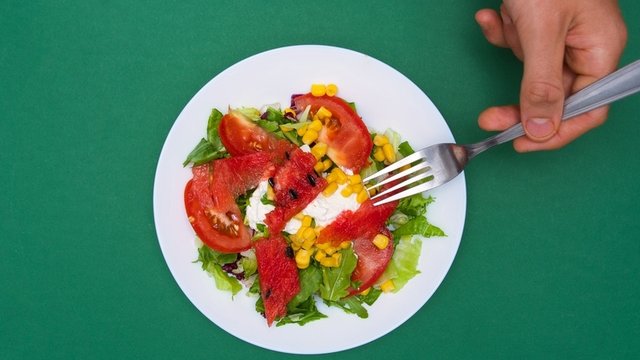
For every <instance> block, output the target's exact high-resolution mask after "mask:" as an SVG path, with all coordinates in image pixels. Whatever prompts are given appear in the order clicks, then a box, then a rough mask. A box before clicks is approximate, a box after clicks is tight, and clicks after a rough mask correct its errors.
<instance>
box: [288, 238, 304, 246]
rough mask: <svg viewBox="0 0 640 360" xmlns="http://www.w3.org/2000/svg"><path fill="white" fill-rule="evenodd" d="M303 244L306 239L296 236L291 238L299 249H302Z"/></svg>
mask: <svg viewBox="0 0 640 360" xmlns="http://www.w3.org/2000/svg"><path fill="white" fill-rule="evenodd" d="M303 242H304V239H303V238H302V237H301V236H296V235H292V236H291V243H292V244H296V245H298V247H300V245H302V243H303Z"/></svg>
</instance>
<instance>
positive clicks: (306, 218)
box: [302, 215, 313, 227]
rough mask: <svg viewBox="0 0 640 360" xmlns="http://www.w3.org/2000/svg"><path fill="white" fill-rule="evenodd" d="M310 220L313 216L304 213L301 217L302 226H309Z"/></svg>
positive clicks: (311, 220)
mask: <svg viewBox="0 0 640 360" xmlns="http://www.w3.org/2000/svg"><path fill="white" fill-rule="evenodd" d="M312 222H313V218H312V217H311V216H309V215H305V216H303V217H302V226H306V227H309V226H311V223H312Z"/></svg>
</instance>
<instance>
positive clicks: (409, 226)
mask: <svg viewBox="0 0 640 360" xmlns="http://www.w3.org/2000/svg"><path fill="white" fill-rule="evenodd" d="M408 235H421V236H424V237H427V238H428V237H433V236H447V235H446V234H445V233H444V231H442V229H440V228H439V227H437V226H435V225H432V224H430V223H429V222H428V221H427V219H426V218H425V217H424V216H418V217H415V218H413V219H411V220H409V221H407V222H406V223H405V224H404V225H401V226H400V227H398V228H397V229H395V230H393V237H394V238H401V237H403V236H408Z"/></svg>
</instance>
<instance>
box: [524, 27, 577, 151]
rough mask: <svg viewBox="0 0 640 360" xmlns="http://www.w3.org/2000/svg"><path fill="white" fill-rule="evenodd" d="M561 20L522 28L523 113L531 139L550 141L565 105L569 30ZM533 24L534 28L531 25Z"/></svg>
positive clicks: (558, 124)
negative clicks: (564, 81)
mask: <svg viewBox="0 0 640 360" xmlns="http://www.w3.org/2000/svg"><path fill="white" fill-rule="evenodd" d="M557 20H559V19H553V20H552V21H549V22H547V23H546V24H542V25H543V26H541V24H540V23H537V24H536V23H529V24H524V25H523V26H521V27H519V26H518V25H519V24H516V28H517V32H518V35H519V37H520V41H521V45H522V51H523V55H524V58H523V61H524V75H523V78H522V85H521V88H520V112H521V120H522V122H523V125H524V128H525V132H526V133H527V136H528V137H529V138H530V139H532V140H534V141H540V142H541V141H546V140H548V139H549V138H551V137H553V135H555V133H556V131H557V130H558V127H559V126H560V121H561V118H562V111H563V105H564V86H563V71H562V69H563V64H564V48H565V36H566V31H567V30H566V27H564V26H563V24H562V23H561V22H560V21H557ZM527 25H531V26H527Z"/></svg>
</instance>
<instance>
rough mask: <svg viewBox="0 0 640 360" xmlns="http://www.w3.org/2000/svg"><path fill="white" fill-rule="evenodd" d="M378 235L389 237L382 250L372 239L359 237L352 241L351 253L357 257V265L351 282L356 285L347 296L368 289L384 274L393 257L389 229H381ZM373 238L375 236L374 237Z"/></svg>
mask: <svg viewBox="0 0 640 360" xmlns="http://www.w3.org/2000/svg"><path fill="white" fill-rule="evenodd" d="M379 233H381V234H384V235H386V236H388V237H389V239H390V241H389V245H387V247H386V248H384V249H378V248H377V247H376V246H375V245H374V244H373V242H371V240H373V238H368V237H360V238H357V239H356V240H354V241H353V251H354V252H355V253H356V255H358V264H357V265H356V268H355V270H353V274H351V282H352V283H355V284H358V287H357V288H353V289H351V290H350V292H349V295H354V294H357V293H359V292H361V291H363V290H366V289H368V288H370V287H371V286H372V285H373V284H374V283H375V282H376V281H377V280H378V279H379V278H380V276H381V275H382V273H384V270H385V269H386V268H387V265H388V264H389V261H391V256H392V255H393V237H392V235H391V232H390V231H389V229H387V228H385V227H383V228H381V229H380V231H379ZM374 236H375V235H374Z"/></svg>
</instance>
